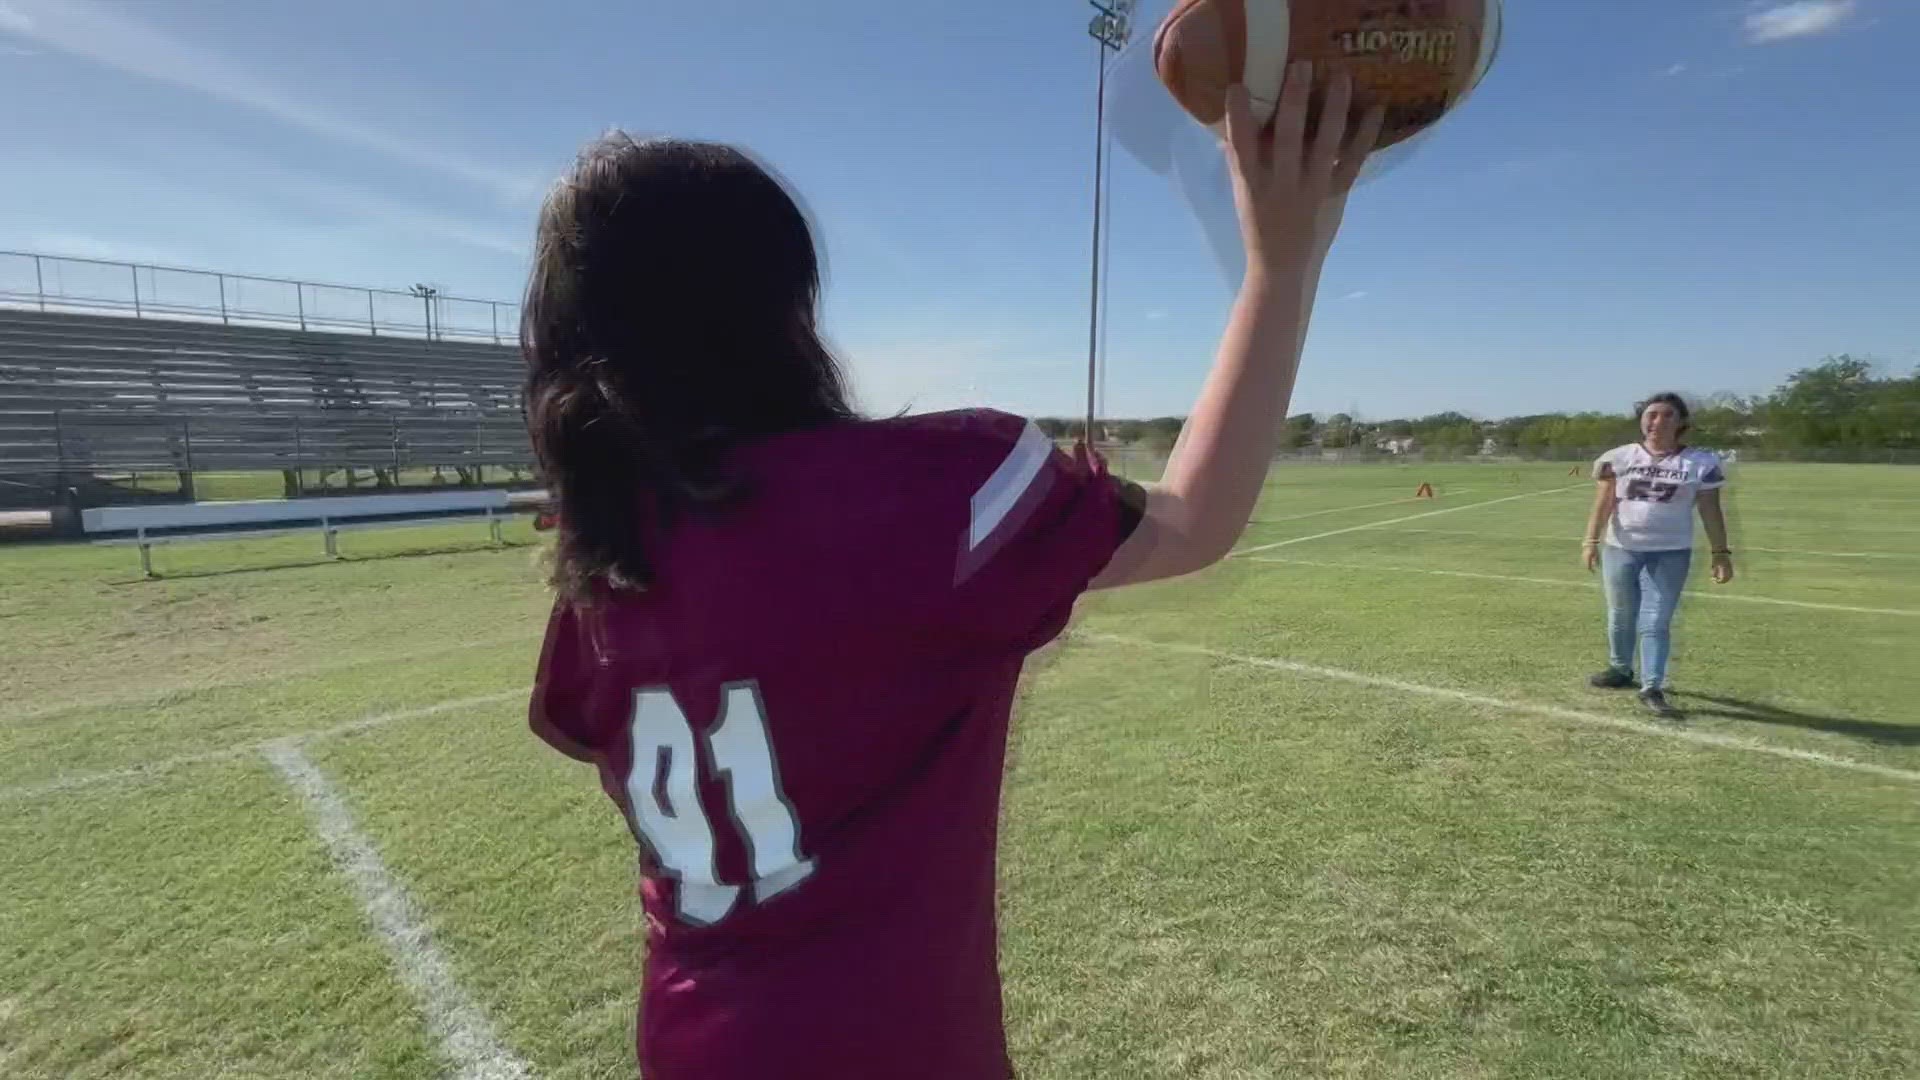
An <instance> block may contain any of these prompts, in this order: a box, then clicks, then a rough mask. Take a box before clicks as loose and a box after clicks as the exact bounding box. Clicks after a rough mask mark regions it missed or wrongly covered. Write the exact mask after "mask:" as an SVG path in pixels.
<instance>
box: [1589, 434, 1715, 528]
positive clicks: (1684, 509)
mask: <svg viewBox="0 0 1920 1080" xmlns="http://www.w3.org/2000/svg"><path fill="white" fill-rule="evenodd" d="M1593 478H1594V479H1595V480H1612V481H1613V499H1614V502H1613V518H1612V520H1610V521H1609V522H1608V523H1607V543H1609V544H1613V545H1614V546H1616V547H1623V548H1627V549H1629V550H1632V551H1671V550H1675V549H1679V548H1690V547H1692V546H1693V503H1694V500H1695V499H1696V498H1698V497H1699V495H1700V493H1701V492H1703V491H1717V490H1719V489H1720V488H1723V487H1725V486H1726V484H1727V474H1726V469H1725V468H1724V467H1723V466H1722V465H1721V463H1720V457H1719V455H1717V454H1713V453H1710V452H1708V451H1706V450H1695V449H1692V448H1685V449H1681V450H1676V451H1674V452H1673V453H1671V454H1655V453H1654V452H1652V451H1651V450H1648V449H1647V448H1646V447H1645V446H1643V445H1641V444H1639V443H1628V444H1627V445H1625V446H1619V447H1615V448H1614V449H1612V450H1609V451H1607V452H1606V453H1604V454H1601V455H1600V457H1599V458H1598V459H1597V460H1595V461H1594V463H1593Z"/></svg>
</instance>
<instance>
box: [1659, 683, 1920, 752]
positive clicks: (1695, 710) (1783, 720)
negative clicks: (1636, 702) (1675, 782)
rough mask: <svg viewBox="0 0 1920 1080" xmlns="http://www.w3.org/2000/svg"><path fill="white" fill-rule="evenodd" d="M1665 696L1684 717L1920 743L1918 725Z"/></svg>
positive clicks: (1876, 740) (1727, 700)
mask: <svg viewBox="0 0 1920 1080" xmlns="http://www.w3.org/2000/svg"><path fill="white" fill-rule="evenodd" d="M1668 696H1669V697H1672V698H1674V699H1676V702H1677V703H1679V704H1681V705H1682V706H1683V707H1684V708H1685V709H1686V712H1687V715H1688V716H1719V717H1724V718H1726V719H1728V720H1745V721H1748V722H1750V723H1756V724H1780V725H1784V726H1786V727H1797V728H1808V729H1811V730H1814V731H1831V732H1833V733H1834V734H1836V735H1851V736H1852V737H1854V738H1856V739H1865V740H1867V741H1869V742H1874V743H1879V744H1881V745H1882V746H1920V725H1912V724H1884V723H1880V722H1879V721H1875V720H1856V719H1853V718H1851V717H1845V716H1821V715H1819V714H1817V713H1803V712H1795V711H1793V710H1792V709H1783V708H1781V707H1779V706H1778V705H1766V704H1762V703H1760V702H1757V701H1742V700H1740V699H1739V698H1730V697H1716V696H1715V695H1713V694H1695V693H1686V692H1684V691H1678V690H1675V691H1669V692H1668Z"/></svg>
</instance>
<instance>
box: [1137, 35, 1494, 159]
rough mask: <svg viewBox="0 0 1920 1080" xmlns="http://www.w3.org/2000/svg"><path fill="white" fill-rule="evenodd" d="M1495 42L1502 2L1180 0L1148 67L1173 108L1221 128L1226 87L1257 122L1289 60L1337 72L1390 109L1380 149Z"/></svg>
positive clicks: (1429, 113)
mask: <svg viewBox="0 0 1920 1080" xmlns="http://www.w3.org/2000/svg"><path fill="white" fill-rule="evenodd" d="M1499 43H1500V0H1177V2H1176V3H1175V4H1174V6H1173V9H1172V10H1171V11H1169V12H1168V13H1167V16H1166V18H1165V19H1163V20H1161V23H1160V27H1159V29H1158V30H1157V31H1156V32H1155V34H1154V39H1153V65H1154V68H1155V70H1156V71H1158V72H1159V75H1160V81H1161V82H1163V83H1165V84H1166V87H1167V89H1168V91H1170V92H1171V93H1172V94H1173V96H1174V98H1175V100H1177V101H1178V102H1179V103H1180V106H1181V108H1183V109H1185V110H1186V111H1187V112H1188V113H1190V114H1192V115H1193V117H1194V119H1196V120H1198V121H1200V123H1202V124H1204V125H1206V126H1207V127H1208V128H1210V129H1212V130H1213V131H1215V132H1216V133H1219V134H1222V135H1224V134H1225V132H1226V112H1227V104H1226V101H1227V98H1226V95H1227V88H1228V87H1229V86H1232V85H1233V84H1234V83H1236V82H1241V83H1244V84H1245V85H1246V87H1247V92H1248V95H1249V96H1250V97H1251V98H1252V99H1253V111H1254V119H1255V120H1256V121H1258V122H1259V123H1261V124H1265V123H1266V122H1267V121H1269V120H1271V119H1272V117H1273V110H1274V107H1275V106H1276V105H1277V104H1278V102H1279V96H1280V86H1281V83H1282V81H1283V80H1284V78H1285V75H1286V69H1287V65H1288V64H1289V63H1290V62H1292V61H1296V60H1310V61H1312V62H1313V65H1314V81H1315V83H1316V84H1317V85H1324V84H1325V82H1326V80H1327V77H1328V76H1329V75H1331V74H1332V73H1333V72H1334V71H1336V70H1338V69H1341V68H1344V69H1346V70H1348V71H1350V72H1352V73H1353V81H1354V91H1355V97H1356V99H1357V100H1358V102H1359V104H1360V105H1361V106H1364V105H1369V104H1371V103H1373V102H1376V101H1378V102H1383V103H1384V104H1385V105H1386V107H1387V115H1386V125H1385V127H1384V128H1383V129H1382V131H1381V135H1380V142H1379V144H1378V146H1379V148H1384V147H1388V146H1392V145H1393V144H1395V143H1399V142H1404V141H1405V140H1407V139H1409V138H1412V137H1413V136H1414V135H1417V134H1419V133H1420V132H1421V131H1424V130H1426V129H1427V128H1429V127H1431V126H1432V125H1433V124H1434V123H1436V122H1437V121H1439V119H1440V118H1441V117H1443V116H1445V115H1446V114H1447V113H1448V111H1449V110H1451V109H1453V108H1454V106H1456V105H1458V104H1459V103H1460V102H1461V100H1462V99H1463V98H1465V97H1466V95H1467V94H1468V93H1469V92H1471V91H1472V90H1473V89H1474V87H1476V86H1478V85H1479V84H1480V81H1481V79H1483V78H1485V77H1486V73H1487V69H1488V68H1489V67H1490V66H1492V63H1493V58H1494V55H1495V53H1496V52H1497V51H1498V49H1499ZM1356 114H1357V110H1356Z"/></svg>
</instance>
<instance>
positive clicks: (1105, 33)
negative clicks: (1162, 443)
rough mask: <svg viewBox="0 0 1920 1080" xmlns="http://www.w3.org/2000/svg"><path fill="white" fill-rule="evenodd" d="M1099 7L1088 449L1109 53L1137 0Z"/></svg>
mask: <svg viewBox="0 0 1920 1080" xmlns="http://www.w3.org/2000/svg"><path fill="white" fill-rule="evenodd" d="M1089 2H1090V3H1091V4H1093V6H1094V7H1095V8H1096V9H1097V10H1098V12H1099V13H1098V14H1096V15H1095V16H1094V17H1093V22H1091V23H1089V24H1088V26H1087V34H1088V35H1089V36H1091V37H1092V38H1093V40H1094V41H1095V42H1096V43H1097V44H1098V46H1099V49H1098V52H1097V54H1096V55H1097V58H1098V60H1099V80H1098V85H1097V90H1096V95H1097V96H1096V98H1095V104H1094V114H1093V115H1094V122H1093V123H1094V126H1093V265H1092V269H1091V274H1092V278H1093V293H1092V299H1091V302H1090V305H1089V311H1088V316H1087V426H1086V429H1085V432H1084V434H1085V438H1086V442H1087V449H1088V451H1092V450H1093V448H1094V434H1093V422H1094V419H1095V416H1094V413H1095V410H1096V408H1097V402H1096V399H1095V395H1096V393H1097V392H1098V387H1099V381H1100V226H1101V214H1102V210H1103V208H1104V202H1105V200H1104V195H1105V193H1106V179H1107V177H1106V164H1107V154H1106V145H1107V54H1108V53H1117V52H1119V51H1120V50H1121V49H1124V48H1126V45H1127V39H1128V38H1129V37H1130V36H1132V33H1133V5H1134V0H1089Z"/></svg>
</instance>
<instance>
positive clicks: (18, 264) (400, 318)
mask: <svg viewBox="0 0 1920 1080" xmlns="http://www.w3.org/2000/svg"><path fill="white" fill-rule="evenodd" d="M0 307H9V308H25V309H29V310H38V311H63V312H95V313H101V312H104V313H110V314H116V315H128V316H132V317H134V318H154V319H169V320H176V321H177V320H187V321H196V322H219V323H224V324H227V325H232V326H285V327H295V328H298V329H301V330H323V331H330V332H335V333H360V334H370V335H374V336H381V335H386V336H391V337H409V338H425V339H428V340H430V341H484V342H492V343H494V344H496V345H498V344H506V343H511V342H513V341H515V340H517V339H518V336H519V332H520V305H518V304H513V303H506V302H502V301H498V300H471V299H467V298H465V297H459V296H445V295H442V294H441V293H439V292H438V291H436V290H434V289H431V288H423V287H416V288H415V290H413V291H400V290H393V289H368V288H361V287H358V286H352V285H326V284H322V283H319V282H312V281H294V280H291V279H287V278H270V277H256V276H253V275H249V274H224V273H218V272H215V271H210V270H183V269H180V268H177V267H169V266H149V265H145V264H142V263H126V262H110V261H107V260H104V259H82V258H76V257H73V256H68V255H39V254H35V253H33V252H27V251H0Z"/></svg>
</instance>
